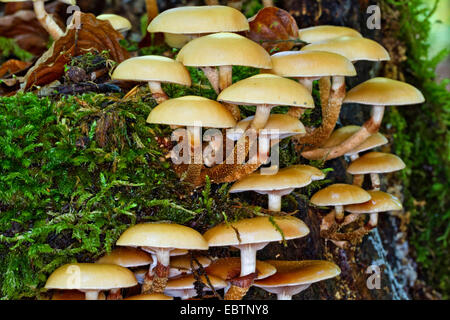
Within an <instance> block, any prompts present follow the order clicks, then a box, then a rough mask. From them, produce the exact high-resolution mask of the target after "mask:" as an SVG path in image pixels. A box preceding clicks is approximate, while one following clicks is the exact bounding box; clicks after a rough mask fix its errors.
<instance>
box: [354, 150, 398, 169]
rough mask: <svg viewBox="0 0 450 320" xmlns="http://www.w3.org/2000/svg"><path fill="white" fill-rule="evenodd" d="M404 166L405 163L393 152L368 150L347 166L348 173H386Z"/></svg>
mask: <svg viewBox="0 0 450 320" xmlns="http://www.w3.org/2000/svg"><path fill="white" fill-rule="evenodd" d="M404 168H405V163H404V162H403V161H402V159H400V158H399V157H397V156H396V155H394V154H390V153H384V152H369V153H366V154H365V155H363V156H362V157H360V158H358V159H356V160H355V161H353V162H352V163H351V164H350V165H349V166H348V168H347V172H348V173H350V174H368V173H386V172H394V171H399V170H402V169H404Z"/></svg>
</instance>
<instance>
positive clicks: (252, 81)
mask: <svg viewBox="0 0 450 320" xmlns="http://www.w3.org/2000/svg"><path fill="white" fill-rule="evenodd" d="M217 100H218V101H223V102H226V103H232V104H236V105H254V106H256V113H255V116H254V118H253V120H252V123H251V125H250V128H251V129H254V130H259V129H263V128H264V126H265V125H266V124H267V121H268V120H269V116H270V111H271V110H272V108H273V107H275V106H292V107H295V108H314V99H313V97H312V96H311V94H310V93H309V92H308V91H307V90H306V89H305V87H303V86H302V85H300V84H299V83H297V82H295V81H293V80H290V79H286V78H283V77H280V76H277V75H273V74H264V73H262V74H257V75H255V76H252V77H250V78H247V79H244V80H241V81H238V82H236V83H235V84H233V85H231V86H230V87H228V88H226V89H225V90H223V91H222V92H221V93H220V94H219V96H218V97H217Z"/></svg>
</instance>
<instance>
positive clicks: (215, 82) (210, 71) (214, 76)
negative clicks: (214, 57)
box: [201, 67, 220, 94]
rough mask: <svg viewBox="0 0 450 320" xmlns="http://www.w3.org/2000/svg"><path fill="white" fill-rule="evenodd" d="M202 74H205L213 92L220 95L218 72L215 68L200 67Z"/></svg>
mask: <svg viewBox="0 0 450 320" xmlns="http://www.w3.org/2000/svg"><path fill="white" fill-rule="evenodd" d="M201 69H202V71H203V73H204V74H205V76H206V78H208V80H209V83H210V84H211V86H212V87H213V89H214V91H215V92H216V93H217V94H219V93H220V87H219V70H217V68H216V67H201Z"/></svg>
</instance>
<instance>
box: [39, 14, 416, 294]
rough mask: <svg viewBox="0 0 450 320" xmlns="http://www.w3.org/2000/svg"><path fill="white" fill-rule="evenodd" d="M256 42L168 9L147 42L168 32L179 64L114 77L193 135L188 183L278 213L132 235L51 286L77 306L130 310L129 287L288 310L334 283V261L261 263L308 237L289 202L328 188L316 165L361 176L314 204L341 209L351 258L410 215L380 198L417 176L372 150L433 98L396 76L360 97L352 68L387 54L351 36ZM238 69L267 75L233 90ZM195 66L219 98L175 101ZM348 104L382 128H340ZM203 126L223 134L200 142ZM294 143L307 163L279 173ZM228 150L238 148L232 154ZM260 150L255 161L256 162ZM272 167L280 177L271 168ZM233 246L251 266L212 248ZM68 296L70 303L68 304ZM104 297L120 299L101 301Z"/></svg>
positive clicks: (150, 62)
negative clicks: (262, 254) (280, 149)
mask: <svg viewBox="0 0 450 320" xmlns="http://www.w3.org/2000/svg"><path fill="white" fill-rule="evenodd" d="M100 18H101V19H106V20H108V21H110V22H111V24H113V25H114V27H115V28H116V29H118V30H121V31H125V30H127V29H128V28H129V27H130V26H129V25H128V24H127V23H126V21H124V20H122V19H118V18H117V17H114V16H111V15H109V16H101V17H99V19H100ZM248 30H249V24H248V20H247V19H246V18H245V16H244V15H243V14H242V13H241V12H239V11H238V10H236V9H235V8H231V7H227V6H218V5H213V6H198V7H180V8H176V9H170V10H167V11H165V12H163V13H161V14H159V15H158V16H157V17H156V18H155V19H153V20H152V21H151V23H150V24H149V26H148V31H149V32H150V33H156V32H161V33H164V35H165V41H166V43H167V44H168V45H170V46H172V47H174V48H179V49H180V50H179V52H178V55H177V56H176V58H175V59H171V58H167V57H162V56H141V57H133V58H130V59H128V60H126V61H124V62H122V63H121V64H119V65H118V66H117V67H116V69H115V70H114V73H113V74H112V78H113V79H117V80H122V81H135V82H146V83H148V86H149V88H150V91H151V93H152V96H153V98H154V100H155V101H156V102H157V104H158V105H157V106H156V107H155V108H153V109H152V110H151V112H150V114H149V115H148V119H147V122H148V123H149V124H159V125H168V126H171V128H172V129H174V130H175V131H174V134H175V133H176V132H178V133H180V132H181V131H182V132H183V133H182V134H180V136H181V142H180V144H179V145H176V146H175V147H174V148H173V149H172V150H171V153H170V156H171V157H172V160H173V161H174V162H175V159H176V160H180V159H181V160H183V161H184V162H182V163H181V162H180V163H174V167H175V169H176V171H177V173H180V177H181V179H184V180H185V181H186V182H189V183H192V184H193V185H194V187H198V186H201V185H202V183H204V178H205V177H206V176H208V177H209V178H210V180H211V182H213V183H222V182H234V184H233V185H232V186H231V188H230V189H229V192H230V193H238V192H247V191H253V192H256V193H258V194H263V195H267V196H268V201H267V203H268V205H267V210H264V211H263V213H261V216H255V217H252V218H246V219H241V220H238V221H233V222H223V223H221V224H219V225H216V226H214V227H212V228H210V229H209V230H207V231H206V232H205V233H204V234H203V235H202V234H200V233H199V232H198V231H196V230H194V229H192V228H189V227H186V226H182V225H178V224H174V223H166V222H158V223H141V224H136V225H134V226H131V227H130V228H129V229H127V230H126V231H125V232H124V233H123V234H122V235H121V236H120V238H119V239H118V241H117V243H116V245H117V248H116V249H114V250H113V251H112V252H111V253H109V254H108V255H107V256H105V257H102V258H101V259H100V260H98V261H97V263H92V264H82V263H78V264H70V265H65V266H63V267H60V268H59V269H57V270H56V271H55V272H54V273H53V274H52V275H51V276H50V278H49V279H48V281H47V285H46V288H48V289H58V290H66V291H67V290H77V292H78V295H77V294H74V293H73V292H72V293H71V294H72V296H74V297H79V295H80V292H82V293H85V297H86V299H98V298H102V297H106V299H122V297H123V292H122V289H123V288H128V289H126V290H127V292H128V293H129V292H133V290H134V291H136V288H137V291H138V292H135V293H136V294H135V295H134V296H131V295H130V294H127V299H170V298H169V296H170V297H180V298H182V299H189V298H192V297H194V296H196V295H198V294H201V295H202V294H203V292H213V294H214V295H215V296H216V293H217V291H219V290H224V296H225V299H242V298H243V297H244V296H245V294H246V293H247V292H248V290H249V288H250V287H251V286H255V287H259V288H262V289H264V290H266V291H268V292H270V293H274V294H276V295H277V296H278V299H290V298H291V297H292V296H293V295H295V294H297V293H299V292H301V291H302V290H305V289H306V288H308V287H309V286H310V285H311V284H312V283H315V282H317V281H322V280H326V279H329V278H332V277H336V276H338V275H339V274H340V269H339V267H338V266H337V265H335V264H334V263H332V262H330V261H321V260H307V261H282V260H270V261H259V260H257V252H258V251H259V250H262V249H263V248H264V247H265V246H266V245H267V244H269V243H271V242H281V241H283V242H284V241H289V240H291V239H298V238H302V237H306V236H307V235H308V234H309V228H308V226H307V225H306V224H305V223H304V222H303V221H301V220H300V219H298V218H297V217H294V216H293V215H289V214H286V213H284V212H282V209H283V202H282V197H283V196H286V195H288V194H290V193H291V192H293V191H294V190H295V189H298V188H305V187H307V186H308V185H311V184H313V183H314V181H318V180H323V179H325V174H324V173H323V171H322V170H320V169H318V168H316V167H314V166H311V165H307V164H304V163H307V160H323V161H325V160H330V159H334V158H337V157H340V156H347V157H348V158H347V160H351V163H350V164H349V165H348V168H347V172H348V173H349V174H352V175H353V184H344V183H335V184H331V185H329V186H327V187H326V188H324V189H322V190H319V191H317V192H316V193H315V194H314V195H313V196H312V198H311V199H310V203H311V204H312V205H314V206H317V207H331V208H332V210H331V211H330V212H329V213H327V214H326V215H325V216H324V217H323V218H322V222H321V226H320V231H321V236H322V237H323V238H326V239H329V240H331V241H332V242H333V243H335V244H336V245H337V246H339V247H342V248H346V247H348V246H349V245H350V244H352V243H355V239H356V238H358V239H361V238H362V236H364V235H365V234H367V233H368V232H370V230H372V229H373V228H375V227H376V226H377V222H378V213H379V212H388V211H393V210H400V209H401V208H402V205H401V202H400V201H399V200H398V199H397V198H395V197H394V196H392V195H390V194H388V193H385V192H382V191H380V189H381V182H380V176H379V174H380V173H388V172H394V171H397V170H401V169H403V168H404V167H405V164H404V163H403V162H402V160H401V159H399V158H398V157H396V156H395V155H391V154H387V153H381V152H375V151H373V149H375V148H377V147H379V146H381V145H384V144H386V143H387V139H386V138H385V137H384V136H383V135H382V134H380V133H379V132H378V129H379V127H380V124H381V121H382V119H383V113H384V108H385V106H394V105H395V106H401V105H411V104H418V103H421V102H423V101H424V98H423V96H422V94H421V93H420V92H419V91H418V90H417V89H416V88H414V87H413V86H411V85H409V84H406V83H403V82H400V81H396V80H391V79H387V78H373V79H370V80H368V81H366V82H363V83H361V84H359V85H358V86H356V87H354V88H352V89H351V90H349V91H348V92H347V89H346V81H345V79H346V77H352V76H355V75H356V70H355V67H354V64H353V63H355V62H356V61H360V60H366V61H386V60H389V54H388V52H387V51H386V50H385V49H384V48H383V47H382V46H381V45H380V44H378V43H377V42H375V41H373V40H370V39H366V38H363V37H362V36H361V34H359V33H358V32H357V31H356V30H353V29H351V28H346V27H335V26H317V27H311V28H306V29H300V30H299V39H300V40H301V41H303V42H306V43H308V44H307V45H305V46H303V47H302V48H301V49H300V50H299V51H284V52H279V53H275V54H273V55H272V56H271V55H270V54H269V53H268V52H267V51H266V50H265V49H264V48H263V47H262V46H261V45H259V44H258V43H256V42H254V41H252V40H250V39H249V38H247V37H245V36H244V35H242V34H243V33H245V31H248ZM237 32H239V34H238V33H237ZM233 66H246V67H253V68H257V69H260V74H257V75H255V76H252V77H249V78H246V79H243V80H240V81H237V82H235V83H233V81H232V79H233V78H232V75H233V74H232V72H233V71H232V70H233ZM187 67H191V68H200V69H201V70H202V71H203V72H204V74H205V76H206V77H207V79H208V80H209V82H210V84H211V87H212V88H213V89H214V91H215V92H216V93H217V99H216V100H211V99H207V98H205V97H199V96H192V95H188V96H183V97H177V98H170V97H169V96H168V95H167V94H166V92H165V91H164V89H163V85H164V84H166V83H175V84H179V85H184V86H191V82H192V81H191V77H190V74H189V72H188V69H187ZM316 81H317V82H318V88H319V95H320V96H319V97H318V99H317V101H320V107H321V111H322V123H321V125H320V126H319V127H317V128H314V127H306V128H305V126H304V125H303V123H302V122H301V119H302V116H303V114H304V113H305V111H306V110H308V109H313V108H314V107H315V103H314V97H313V94H315V90H313V88H314V86H315V85H316ZM345 103H357V104H361V105H370V106H372V114H371V118H370V119H369V120H367V121H366V122H365V123H364V124H363V125H362V126H345V127H341V128H339V129H337V130H335V127H336V125H337V122H338V118H339V113H340V111H341V107H342V105H343V104H345ZM240 106H252V107H254V109H255V112H254V115H253V116H251V117H248V118H245V119H243V120H241V110H240V108H239V107H240ZM277 106H283V107H288V111H287V113H274V110H280V109H282V108H276V107H277ZM277 112H279V111H277ZM205 128H210V129H209V130H215V132H216V133H217V132H218V133H219V135H213V136H211V137H209V138H208V139H205V138H203V139H202V137H204V135H203V134H202V130H204V129H205ZM178 130H181V131H178ZM221 133H222V135H220V134H221ZM289 137H292V139H293V141H294V142H295V144H296V148H298V151H299V153H300V154H301V155H302V156H303V158H304V159H305V161H304V162H302V163H298V164H294V165H291V166H289V167H285V168H280V167H279V164H277V163H276V162H275V161H274V158H276V157H277V151H276V150H277V148H276V147H277V146H278V144H279V142H280V141H281V140H282V139H287V138H289ZM230 141H231V144H232V146H233V148H232V149H231V150H228V149H227V148H226V146H228V145H229V144H230ZM204 142H207V143H204ZM235 142H236V144H235V145H234V143H235ZM180 146H182V147H180ZM255 148H256V150H257V152H256V154H255V153H252V150H255ZM363 153H364V154H363ZM268 164H271V167H270V168H271V169H272V170H271V172H269V173H267V167H265V166H264V165H268ZM258 169H260V170H259V171H257V170H258ZM366 174H369V175H370V179H371V187H370V188H369V190H364V189H363V186H365V184H364V176H365V175H366ZM366 184H367V183H366ZM345 212H349V213H350V214H349V215H347V216H346V215H345ZM365 216H369V218H368V222H367V223H366V224H365V225H364V226H363V227H359V228H356V229H355V230H351V228H350V231H348V230H347V232H340V231H341V229H342V228H344V227H345V228H346V229H348V228H349V227H350V226H351V225H352V223H353V222H355V221H357V220H360V218H364V217H365ZM223 246H228V247H234V248H237V249H238V250H239V251H240V256H239V257H232V258H225V259H223V258H222V259H219V258H218V257H215V256H212V255H211V254H208V251H207V250H208V249H209V248H210V247H223ZM69 271H70V272H69ZM133 288H135V289H133ZM66 291H64V292H63V293H61V292H60V293H58V294H59V296H58V297H59V298H61V297H63V294H66V295H67V296H68V297H69V296H70V292H69V293H67V292H66ZM103 291H104V292H106V291H108V292H107V293H106V295H103V294H104V292H103ZM102 292H103V293H102Z"/></svg>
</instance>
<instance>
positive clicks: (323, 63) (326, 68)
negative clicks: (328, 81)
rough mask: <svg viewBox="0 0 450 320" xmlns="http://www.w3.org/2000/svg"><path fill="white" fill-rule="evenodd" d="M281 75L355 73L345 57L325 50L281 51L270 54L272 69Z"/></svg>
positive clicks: (347, 75)
mask: <svg viewBox="0 0 450 320" xmlns="http://www.w3.org/2000/svg"><path fill="white" fill-rule="evenodd" d="M268 72H270V73H274V74H277V75H280V76H283V77H325V76H345V77H351V76H355V75H356V69H355V67H354V65H353V63H352V62H351V61H350V60H348V59H347V58H346V57H344V56H342V55H340V54H337V53H333V52H327V51H283V52H278V53H275V54H273V55H272V69H271V70H270V71H268Z"/></svg>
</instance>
